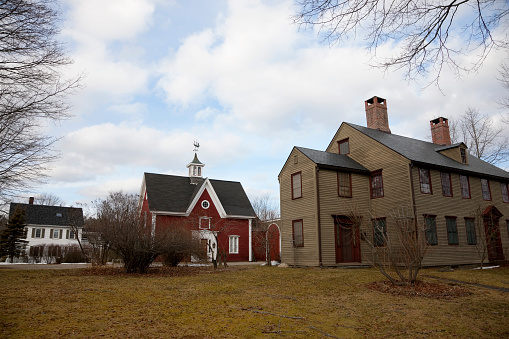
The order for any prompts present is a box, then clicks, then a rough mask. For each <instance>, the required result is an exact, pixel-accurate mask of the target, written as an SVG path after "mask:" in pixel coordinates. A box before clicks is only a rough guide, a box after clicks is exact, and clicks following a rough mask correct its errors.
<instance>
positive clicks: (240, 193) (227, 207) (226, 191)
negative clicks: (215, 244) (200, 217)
mask: <svg viewBox="0 0 509 339" xmlns="http://www.w3.org/2000/svg"><path fill="white" fill-rule="evenodd" d="M144 180H145V187H146V192H147V200H148V205H149V209H150V211H156V212H166V213H176V214H184V215H185V214H189V213H190V211H191V210H192V208H193V207H194V204H196V201H197V199H198V198H199V195H201V193H202V192H203V190H204V189H206V188H207V186H208V185H210V187H209V188H210V190H209V194H210V195H211V197H212V199H214V200H215V199H216V198H217V202H219V205H220V206H216V207H217V208H218V209H219V210H224V212H225V213H226V215H228V216H242V217H249V218H251V217H255V216H256V214H255V212H254V210H253V207H252V206H251V203H250V202H249V199H248V198H247V195H246V193H245V191H244V188H243V187H242V185H241V183H240V182H233V181H222V180H211V179H200V180H199V181H198V183H197V184H192V183H191V178H189V177H182V176H176V175H166V174H155V173H145V175H144ZM194 180H196V178H194ZM217 202H216V203H217Z"/></svg>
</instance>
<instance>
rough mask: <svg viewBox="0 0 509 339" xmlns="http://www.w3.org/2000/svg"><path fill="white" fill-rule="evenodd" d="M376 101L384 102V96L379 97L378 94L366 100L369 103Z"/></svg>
mask: <svg viewBox="0 0 509 339" xmlns="http://www.w3.org/2000/svg"><path fill="white" fill-rule="evenodd" d="M375 102H377V103H379V104H383V103H384V102H385V99H384V98H381V97H377V96H376V95H375V96H374V97H372V98H371V99H368V100H366V103H367V104H368V105H372V104H374V103H375Z"/></svg>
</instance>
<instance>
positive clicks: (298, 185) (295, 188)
mask: <svg viewBox="0 0 509 339" xmlns="http://www.w3.org/2000/svg"><path fill="white" fill-rule="evenodd" d="M297 198H302V173H301V172H299V173H295V174H292V199H297Z"/></svg>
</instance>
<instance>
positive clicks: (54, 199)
mask: <svg viewBox="0 0 509 339" xmlns="http://www.w3.org/2000/svg"><path fill="white" fill-rule="evenodd" d="M34 204H36V205H47V206H64V205H65V203H64V201H63V200H62V199H61V198H60V197H58V196H56V195H54V194H53V193H41V194H39V195H37V196H35V197H34Z"/></svg>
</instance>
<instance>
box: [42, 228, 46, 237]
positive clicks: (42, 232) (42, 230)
mask: <svg viewBox="0 0 509 339" xmlns="http://www.w3.org/2000/svg"><path fill="white" fill-rule="evenodd" d="M44 231H46V229H45V228H43V229H42V235H41V238H44Z"/></svg>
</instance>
